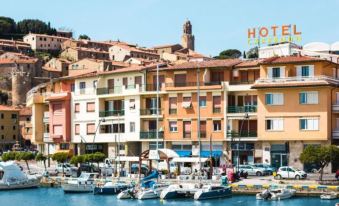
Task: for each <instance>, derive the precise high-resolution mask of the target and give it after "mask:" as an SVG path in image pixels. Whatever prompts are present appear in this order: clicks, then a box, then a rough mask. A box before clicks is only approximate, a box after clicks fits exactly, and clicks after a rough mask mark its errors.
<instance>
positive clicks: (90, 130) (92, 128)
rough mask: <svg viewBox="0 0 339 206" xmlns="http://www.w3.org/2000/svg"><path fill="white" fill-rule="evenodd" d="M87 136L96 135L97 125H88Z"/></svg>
mask: <svg viewBox="0 0 339 206" xmlns="http://www.w3.org/2000/svg"><path fill="white" fill-rule="evenodd" d="M87 134H95V124H94V123H90V124H87Z"/></svg>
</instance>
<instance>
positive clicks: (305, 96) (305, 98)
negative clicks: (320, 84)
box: [299, 91, 319, 104]
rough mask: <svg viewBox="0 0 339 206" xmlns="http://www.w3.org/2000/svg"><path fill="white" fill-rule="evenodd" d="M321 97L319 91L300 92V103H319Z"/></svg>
mask: <svg viewBox="0 0 339 206" xmlns="http://www.w3.org/2000/svg"><path fill="white" fill-rule="evenodd" d="M318 102H319V97H318V92H317V91H312V92H301V93H299V103H300V104H318Z"/></svg>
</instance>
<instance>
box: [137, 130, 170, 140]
mask: <svg viewBox="0 0 339 206" xmlns="http://www.w3.org/2000/svg"><path fill="white" fill-rule="evenodd" d="M158 136H159V139H163V138H164V132H162V131H159V132H158ZM140 139H157V132H156V131H148V132H140Z"/></svg>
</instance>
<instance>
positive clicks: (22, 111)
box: [19, 107, 32, 116]
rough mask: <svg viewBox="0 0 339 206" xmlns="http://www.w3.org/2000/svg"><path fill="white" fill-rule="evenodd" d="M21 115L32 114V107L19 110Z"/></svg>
mask: <svg viewBox="0 0 339 206" xmlns="http://www.w3.org/2000/svg"><path fill="white" fill-rule="evenodd" d="M19 115H20V116H30V115H32V108H31V107H23V108H22V109H20V111H19Z"/></svg>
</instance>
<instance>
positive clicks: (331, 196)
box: [320, 192, 338, 200]
mask: <svg viewBox="0 0 339 206" xmlns="http://www.w3.org/2000/svg"><path fill="white" fill-rule="evenodd" d="M337 197H338V194H337V193H336V192H330V193H324V194H321V195H320V199H322V200H334V199H337Z"/></svg>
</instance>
